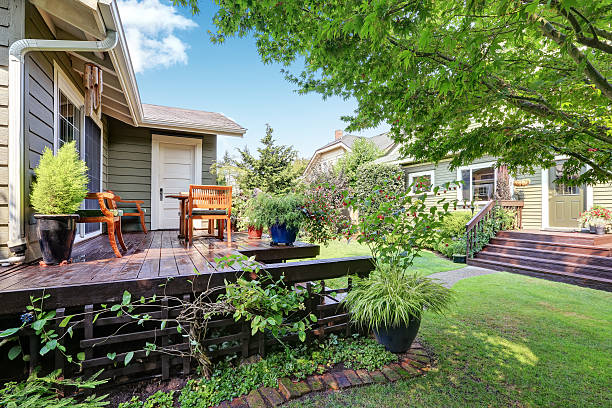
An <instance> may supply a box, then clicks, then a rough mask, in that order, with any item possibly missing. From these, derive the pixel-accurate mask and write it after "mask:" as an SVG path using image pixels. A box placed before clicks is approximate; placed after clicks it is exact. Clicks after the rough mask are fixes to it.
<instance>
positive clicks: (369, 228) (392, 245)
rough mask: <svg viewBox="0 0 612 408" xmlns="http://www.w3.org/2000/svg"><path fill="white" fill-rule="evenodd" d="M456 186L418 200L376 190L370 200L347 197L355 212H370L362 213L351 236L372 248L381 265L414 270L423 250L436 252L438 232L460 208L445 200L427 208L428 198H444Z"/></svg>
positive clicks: (453, 202)
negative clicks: (413, 265) (450, 211)
mask: <svg viewBox="0 0 612 408" xmlns="http://www.w3.org/2000/svg"><path fill="white" fill-rule="evenodd" d="M452 184H453V183H446V184H445V185H442V186H436V187H434V188H433V189H432V193H431V194H427V193H424V194H422V195H420V196H414V195H412V194H410V193H409V192H410V191H411V190H412V186H410V187H411V188H408V189H407V191H406V190H405V191H403V192H399V193H396V194H392V195H389V194H388V193H387V192H386V191H385V190H384V188H383V187H376V188H375V189H374V192H373V193H372V194H370V195H369V196H367V197H364V198H361V197H359V196H355V197H349V196H348V194H347V195H346V197H345V200H346V202H347V205H348V206H349V207H352V208H356V209H359V208H366V209H367V211H362V212H360V217H359V222H358V223H357V224H355V225H351V226H350V227H349V229H348V231H347V235H353V234H356V235H357V240H358V241H359V242H361V243H364V244H366V245H368V247H369V248H370V250H371V252H372V255H373V256H374V257H375V258H377V259H378V260H380V261H383V262H385V263H389V264H392V265H396V266H398V267H400V268H405V267H407V266H410V265H411V264H412V263H413V261H414V258H415V257H416V256H418V254H419V252H420V251H421V250H422V249H423V248H428V247H429V248H435V247H436V245H437V243H438V241H439V240H440V237H439V235H438V234H436V233H435V232H434V231H436V230H438V229H439V228H440V226H441V223H442V219H443V218H444V216H446V215H447V214H448V213H449V209H450V208H454V209H456V208H457V200H448V199H447V198H445V197H441V198H439V199H437V200H435V203H434V205H431V206H429V205H426V204H425V202H426V199H427V197H428V196H430V195H431V196H434V197H436V196H440V194H439V192H440V190H448V189H449V188H451V185H452Z"/></svg>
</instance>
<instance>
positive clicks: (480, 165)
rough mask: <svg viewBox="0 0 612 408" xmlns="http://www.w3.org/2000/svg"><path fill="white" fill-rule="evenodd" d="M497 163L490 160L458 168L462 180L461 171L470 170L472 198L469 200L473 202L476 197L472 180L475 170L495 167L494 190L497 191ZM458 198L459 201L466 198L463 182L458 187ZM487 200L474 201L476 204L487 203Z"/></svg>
mask: <svg viewBox="0 0 612 408" xmlns="http://www.w3.org/2000/svg"><path fill="white" fill-rule="evenodd" d="M495 164H496V162H494V161H490V162H483V163H477V164H471V165H469V166H462V167H459V168H457V180H462V177H461V172H462V171H463V170H469V171H470V200H469V202H472V200H473V199H474V182H473V180H472V178H473V172H474V170H480V169H486V168H487V167H491V168H492V169H493V191H494V192H495V188H497V169H496V167H495ZM510 181H511V183H510V185H512V180H510ZM511 193H512V191H511ZM457 200H458V201H459V202H463V201H464V199H463V184H461V185H460V186H459V187H458V188H457ZM487 201H488V200H487ZM487 201H482V200H478V201H474V203H475V204H476V205H482V204H484V203H486V202H487Z"/></svg>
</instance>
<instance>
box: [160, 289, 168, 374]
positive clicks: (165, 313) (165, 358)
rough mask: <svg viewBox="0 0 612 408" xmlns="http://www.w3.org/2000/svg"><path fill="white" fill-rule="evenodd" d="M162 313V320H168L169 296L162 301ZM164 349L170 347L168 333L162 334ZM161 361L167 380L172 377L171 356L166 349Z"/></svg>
mask: <svg viewBox="0 0 612 408" xmlns="http://www.w3.org/2000/svg"><path fill="white" fill-rule="evenodd" d="M161 315H162V320H166V321H167V320H168V298H167V297H164V298H163V299H162V301H161ZM161 341H162V344H161V345H162V349H165V348H166V347H168V335H167V334H165V333H164V334H162V338H161ZM161 362H162V379H163V380H167V379H168V378H170V356H169V355H168V353H167V351H166V350H164V351H163V352H162V357H161Z"/></svg>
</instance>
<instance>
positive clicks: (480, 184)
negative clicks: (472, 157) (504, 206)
mask: <svg viewBox="0 0 612 408" xmlns="http://www.w3.org/2000/svg"><path fill="white" fill-rule="evenodd" d="M459 171H460V174H459V176H460V180H461V181H463V185H462V186H461V189H460V195H459V197H458V198H459V199H460V200H463V201H472V200H473V201H488V200H492V199H493V194H494V192H495V168H494V167H493V166H492V165H485V167H477V166H474V167H470V168H463V169H460V170H459Z"/></svg>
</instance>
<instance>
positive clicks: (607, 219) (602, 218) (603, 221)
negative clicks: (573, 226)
mask: <svg viewBox="0 0 612 408" xmlns="http://www.w3.org/2000/svg"><path fill="white" fill-rule="evenodd" d="M578 221H579V222H580V223H581V225H583V226H587V225H588V226H589V228H590V232H591V233H592V234H597V235H604V234H605V233H606V228H607V227H608V226H609V225H612V211H610V210H608V209H606V208H603V207H601V206H598V205H594V206H593V207H592V208H591V209H590V210H587V211H585V212H583V213H581V214H580V218H578Z"/></svg>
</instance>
